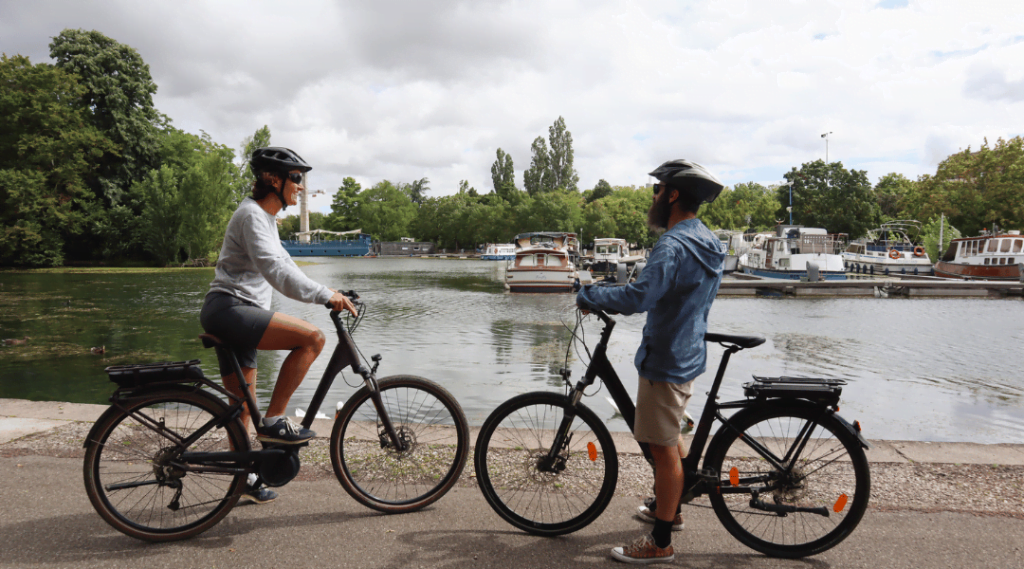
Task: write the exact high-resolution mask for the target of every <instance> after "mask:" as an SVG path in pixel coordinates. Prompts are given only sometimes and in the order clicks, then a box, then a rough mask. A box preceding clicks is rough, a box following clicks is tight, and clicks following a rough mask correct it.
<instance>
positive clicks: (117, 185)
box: [50, 29, 166, 204]
mask: <svg viewBox="0 0 1024 569" xmlns="http://www.w3.org/2000/svg"><path fill="white" fill-rule="evenodd" d="M50 57H52V58H53V59H54V61H55V65H56V66H57V67H58V68H60V69H62V70H64V71H67V72H69V73H73V74H75V75H76V76H78V78H79V82H80V83H81V85H82V86H83V87H85V93H84V98H85V104H86V106H87V107H88V108H89V109H91V110H92V114H91V117H90V119H91V121H92V124H93V125H94V126H96V127H97V128H99V129H100V130H101V131H103V133H104V134H105V135H106V136H107V137H108V138H109V139H110V140H111V141H113V142H114V143H115V144H117V145H118V147H119V148H120V153H119V154H118V155H113V154H107V155H105V156H104V158H103V159H102V160H101V161H100V173H101V176H102V177H101V178H100V179H99V188H98V189H99V190H100V193H101V194H102V195H103V197H104V198H105V199H106V200H107V202H108V203H111V204H117V203H118V202H119V201H120V199H121V197H122V194H123V192H124V191H125V190H127V188H128V187H129V186H130V185H131V182H132V181H134V180H141V179H142V178H143V177H145V176H146V175H147V172H149V170H150V169H152V168H154V167H156V166H157V160H156V154H157V151H158V146H159V143H158V136H157V131H158V130H159V127H160V126H162V125H163V124H164V123H165V121H166V117H164V116H163V115H161V114H160V113H158V112H157V110H156V109H155V108H154V106H153V94H155V93H156V90H157V87H156V84H155V83H154V82H153V79H152V77H151V76H150V73H149V66H148V65H146V63H145V62H144V61H143V60H142V56H140V55H139V53H138V52H137V51H135V49H133V48H131V47H129V46H127V45H124V44H121V43H118V42H116V41H114V40H113V39H111V38H108V37H107V36H105V35H103V34H101V33H100V32H97V31H86V30H73V29H65V30H64V31H62V32H61V33H60V34H59V35H57V37H55V38H53V41H52V42H50Z"/></svg>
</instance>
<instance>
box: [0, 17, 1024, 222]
mask: <svg viewBox="0 0 1024 569" xmlns="http://www.w3.org/2000/svg"><path fill="white" fill-rule="evenodd" d="M68 27H70V28H85V29H96V30H99V31H101V32H103V33H104V34H106V35H108V36H110V37H112V38H114V39H116V40H117V41H120V42H122V43H125V44H128V45H131V46H132V47H134V48H136V49H137V50H138V51H139V52H140V54H142V56H143V58H144V59H145V60H146V62H147V63H148V64H149V65H150V69H151V72H152V74H153V77H154V79H155V81H156V82H157V84H158V85H159V87H160V90H159V92H158V93H157V96H156V98H155V101H156V104H157V106H158V108H159V109H160V110H161V111H163V112H164V113H166V114H168V115H169V116H170V117H172V119H173V120H174V123H175V124H176V125H177V126H178V127H180V128H184V129H186V130H189V131H191V132H197V131H198V130H199V129H203V130H205V131H207V132H209V133H210V134H211V136H213V138H214V139H215V140H217V141H219V142H223V143H226V144H229V145H231V146H235V147H238V146H239V144H240V142H241V140H242V139H243V138H244V137H246V136H248V135H251V134H252V132H253V131H254V130H256V129H257V128H259V127H260V126H262V125H264V124H267V125H269V126H270V129H271V132H272V134H273V141H274V143H276V144H285V145H288V146H291V147H293V148H295V149H296V150H298V151H299V152H300V153H302V154H303V156H305V157H306V158H307V159H308V160H310V161H311V162H312V163H313V164H314V167H315V169H314V172H313V176H312V178H311V180H312V181H313V183H314V185H315V186H316V187H322V188H324V189H327V190H328V191H329V192H333V190H334V188H336V187H337V186H338V185H339V184H340V183H341V179H342V178H343V177H345V176H353V177H355V178H356V179H357V180H359V181H360V182H361V183H363V184H364V185H369V184H372V183H375V182H377V181H379V180H381V179H384V178H387V179H390V180H392V181H411V180H414V179H419V178H423V177H427V178H429V179H430V182H431V183H430V186H431V188H432V194H434V195H439V194H447V193H451V192H453V191H455V190H456V188H457V185H458V181H459V180H460V179H468V180H469V182H470V184H471V185H473V186H475V187H476V188H477V189H479V190H482V191H487V190H489V189H490V166H491V163H492V162H493V161H494V153H495V150H496V149H497V148H498V147H501V148H502V149H504V150H505V151H506V152H508V153H510V154H511V155H512V157H513V159H514V160H515V165H516V169H517V171H518V180H519V181H520V182H521V180H522V170H523V169H525V168H526V167H527V166H528V165H529V162H530V155H529V148H530V144H531V143H532V141H533V139H534V138H535V137H537V136H539V135H542V136H545V137H546V136H547V128H548V126H550V125H551V124H552V123H553V122H554V120H555V119H556V118H557V117H558V116H563V117H565V119H566V122H567V125H568V127H569V130H570V131H571V132H572V135H573V140H574V146H575V151H576V156H575V159H576V168H577V169H578V170H579V173H580V183H581V186H582V187H584V188H586V187H591V186H592V185H593V184H594V183H596V182H597V180H598V179H600V178H604V179H606V180H608V181H609V182H611V183H613V184H641V183H644V182H645V181H646V175H645V173H646V172H647V171H649V170H650V169H651V168H653V167H654V166H656V165H657V164H659V163H661V162H662V161H664V160H666V159H670V158H677V157H687V158H691V159H694V160H697V161H699V162H703V163H705V164H706V165H707V166H709V167H710V168H712V170H714V171H716V172H718V173H720V175H721V177H722V178H723V179H724V180H725V181H727V182H728V183H736V182H743V181H748V180H750V179H758V180H764V179H779V178H781V176H782V174H783V173H785V172H786V171H788V170H789V169H790V168H791V167H793V166H799V165H800V164H801V163H803V162H808V161H811V160H815V159H818V158H823V157H824V153H825V149H824V141H823V140H821V138H820V136H819V135H820V134H821V133H822V132H826V131H832V132H833V134H832V135H831V136H830V139H829V157H830V159H833V160H841V161H843V163H844V164H845V165H847V166H849V167H855V168H858V169H865V170H867V171H868V174H869V176H870V177H872V178H878V177H880V176H882V175H884V174H886V173H888V172H890V171H899V172H900V173H903V174H905V175H907V176H910V177H915V176H917V175H920V174H926V173H932V172H934V170H935V166H936V165H937V163H938V161H939V160H941V159H942V158H944V157H945V156H946V155H948V154H949V153H950V152H955V151H956V150H958V149H960V148H966V147H967V146H972V147H977V146H978V145H980V144H981V142H982V140H983V139H984V138H985V137H988V138H989V139H990V140H994V139H995V138H998V137H1000V136H1002V137H1009V136H1014V135H1017V134H1020V130H1019V129H1020V127H1019V125H1020V124H1022V120H1021V119H1022V118H1024V104H1022V103H1024V76H1022V75H1021V74H1020V72H1019V71H1017V69H1018V68H1019V62H1020V61H1021V60H1024V34H1022V33H1021V32H1020V31H1019V30H1021V29H1024V7H1022V6H1021V5H1020V4H1019V3H1014V2H1010V3H1008V2H1002V1H995V0H988V1H980V2H974V3H972V7H971V9H970V10H964V9H963V8H962V4H961V3H959V2H953V1H939V0H909V1H906V0H903V1H901V0H882V1H878V0H832V1H830V2H811V1H798V0H793V1H789V2H786V1H777V2H756V1H753V0H719V1H710V2H696V1H679V0H657V1H647V2H628V1H613V0H604V1H589V2H585V1H582V0H578V1H565V2H540V1H514V2H513V1H509V2H504V1H497V0H495V1H488V2H480V1H466V2H456V1H448V2H419V1H414V0H407V1H397V0H392V1H387V2H382V1H372V2H371V1H359V2H355V1H348V2H326V1H322V2H303V3H293V4H288V5H286V6H285V5H282V4H280V3H273V2H266V1H256V2H248V1H234V2H229V1H224V0H220V1H209V2H195V1H193V2H146V3H137V2H128V1H123V0H122V1H120V2H113V1H109V0H108V1H103V2H99V1H96V2H81V1H66V2H55V1H49V2H48V1H45V0H39V1H36V2H32V3H28V2H18V1H10V0H0V50H2V51H4V52H6V53H8V54H14V53H22V54H25V55H29V56H30V57H32V59H33V60H34V61H37V62H39V61H46V60H48V48H47V44H48V43H49V41H50V37H52V36H54V35H57V34H58V33H60V31H61V30H62V29H64V28H68ZM329 203H330V198H329V196H318V197H317V198H314V200H313V204H314V207H319V208H326V206H327V204H329Z"/></svg>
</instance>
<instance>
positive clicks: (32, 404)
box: [0, 399, 1024, 466]
mask: <svg viewBox="0 0 1024 569" xmlns="http://www.w3.org/2000/svg"><path fill="white" fill-rule="evenodd" d="M106 408H107V406H106V405H92V404H85V403H63V402H57V401H27V400H24V399H0V444H4V443H8V442H10V441H13V440H16V439H19V438H21V437H25V436H28V435H32V434H36V433H42V432H46V431H49V430H51V429H55V428H58V427H60V426H62V425H65V424H67V423H69V422H74V421H84V422H90V423H91V422H93V421H95V420H96V419H97V418H99V416H100V415H101V414H102V413H103V411H104V410H106ZM333 425H334V420H333V419H316V420H314V421H313V430H314V431H316V432H317V433H318V437H317V438H329V437H330V433H331V428H332V427H333ZM478 430H479V429H478V428H472V429H471V436H472V438H473V439H474V441H475V439H476V431H478ZM612 438H613V439H614V441H615V448H616V449H617V450H618V451H619V452H620V453H634V454H639V453H640V447H639V446H637V444H636V441H634V440H633V437H632V435H631V434H630V433H624V432H613V433H612ZM870 443H871V445H872V448H871V450H869V451H868V453H867V454H868V459H869V460H870V461H871V462H876V463H896V464H910V463H936V464H998V465H1009V466H1024V445H1020V444H979V443H949V442H915V441H887V440H872V441H870Z"/></svg>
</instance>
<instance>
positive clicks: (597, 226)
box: [583, 200, 619, 242]
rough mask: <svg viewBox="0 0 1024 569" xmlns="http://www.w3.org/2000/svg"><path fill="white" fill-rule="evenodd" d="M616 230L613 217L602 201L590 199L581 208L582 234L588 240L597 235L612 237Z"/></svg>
mask: <svg viewBox="0 0 1024 569" xmlns="http://www.w3.org/2000/svg"><path fill="white" fill-rule="evenodd" d="M618 232H619V231H618V227H617V226H616V225H615V218H613V217H612V214H611V212H610V211H608V208H607V207H606V206H605V204H604V202H603V201H601V200H597V201H592V202H590V203H588V204H587V205H586V207H584V208H583V235H585V236H586V239H587V240H588V242H590V241H593V240H594V239H596V238H598V237H613V236H616V235H618Z"/></svg>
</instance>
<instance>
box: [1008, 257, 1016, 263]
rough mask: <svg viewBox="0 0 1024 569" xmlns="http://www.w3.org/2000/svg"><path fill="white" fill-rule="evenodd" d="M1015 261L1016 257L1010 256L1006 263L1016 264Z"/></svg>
mask: <svg viewBox="0 0 1024 569" xmlns="http://www.w3.org/2000/svg"><path fill="white" fill-rule="evenodd" d="M1014 261H1015V257H1010V258H1009V259H1007V260H1006V264H1007V265H1015V264H1016V263H1015V262H1014Z"/></svg>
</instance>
